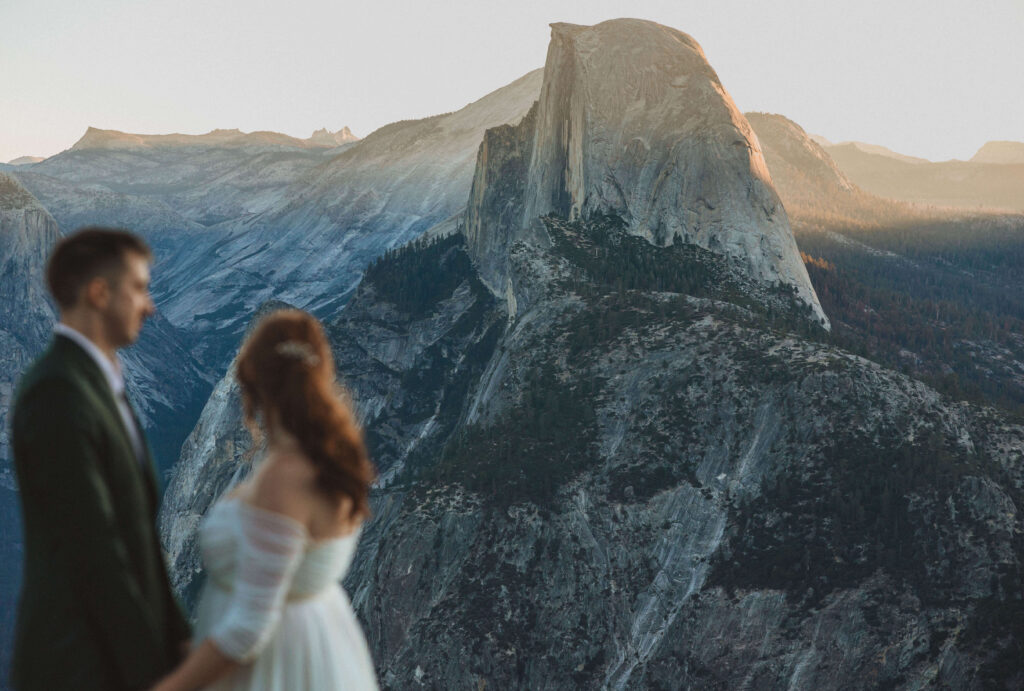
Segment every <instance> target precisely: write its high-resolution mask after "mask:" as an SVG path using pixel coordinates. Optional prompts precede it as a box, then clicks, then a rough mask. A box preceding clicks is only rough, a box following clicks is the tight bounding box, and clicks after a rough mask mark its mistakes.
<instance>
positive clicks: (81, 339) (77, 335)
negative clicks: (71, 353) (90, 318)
mask: <svg viewBox="0 0 1024 691" xmlns="http://www.w3.org/2000/svg"><path fill="white" fill-rule="evenodd" d="M53 333H54V334H56V335H58V336H64V337H66V338H70V339H71V340H72V341H74V342H75V343H77V344H78V345H79V346H81V348H82V350H84V351H85V352H86V353H88V354H89V357H91V358H92V359H93V360H94V361H95V362H96V364H97V366H99V368H100V371H101V372H103V376H104V378H106V380H107V384H109V385H110V391H111V393H112V394H114V402H115V403H116V404H117V410H118V412H119V413H121V422H122V423H123V424H124V428H125V430H126V431H127V432H128V438H129V439H130V440H131V442H132V451H134V452H135V458H137V459H138V461H139V463H143V462H145V460H146V450H145V449H146V447H145V442H144V441H143V440H142V432H141V431H140V430H139V427H138V425H136V424H135V417H134V416H133V415H132V409H131V408H130V407H129V406H128V399H127V398H126V397H125V393H124V377H123V376H121V361H120V359H117V360H115V361H114V362H111V361H110V359H109V358H107V356H106V355H104V354H103V351H102V350H100V349H99V348H98V347H96V344H95V343H93V342H92V341H90V340H89V339H88V338H86V337H85V336H83V335H82V333H81V332H79V331H76V330H75V329H73V328H71V327H70V326H68V325H67V324H63V323H60V322H58V323H57V326H55V327H53ZM114 357H115V358H116V357H117V356H116V355H115V356H114Z"/></svg>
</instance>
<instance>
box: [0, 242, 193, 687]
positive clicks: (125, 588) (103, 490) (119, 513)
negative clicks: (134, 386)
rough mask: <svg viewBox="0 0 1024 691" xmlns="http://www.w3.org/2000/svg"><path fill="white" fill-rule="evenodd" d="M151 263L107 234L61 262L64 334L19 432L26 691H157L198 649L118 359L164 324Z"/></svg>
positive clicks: (65, 248)
mask: <svg viewBox="0 0 1024 691" xmlns="http://www.w3.org/2000/svg"><path fill="white" fill-rule="evenodd" d="M151 258H152V255H151V253H150V250H149V248H148V247H147V246H146V244H145V243H144V242H143V241H142V240H140V239H139V238H137V237H136V236H134V235H132V234H131V233H128V232H125V231H120V230H111V229H104V228H86V229H84V230H82V231H80V232H78V233H76V234H74V235H71V236H69V237H66V238H64V239H63V240H61V241H60V242H59V243H58V244H57V246H56V247H55V248H54V251H53V253H52V254H51V255H50V260H49V264H48V266H47V271H46V273H47V283H48V284H49V288H50V292H51V293H52V294H53V297H54V299H55V300H56V302H57V305H58V308H59V310H60V323H59V324H58V325H57V327H56V329H55V333H54V339H53V342H52V343H51V345H50V348H49V350H47V351H46V353H44V354H43V356H42V357H41V358H39V360H37V361H36V362H35V363H34V364H33V365H32V367H31V368H29V370H28V372H26V373H25V375H24V376H23V377H22V379H21V382H20V383H19V387H18V393H17V395H16V397H15V404H14V413H13V416H12V423H11V436H12V446H13V450H14V462H15V468H16V470H17V473H18V484H19V488H20V491H21V505H22V511H23V513H24V517H25V520H24V524H25V567H24V568H25V572H24V579H23V582H24V586H23V589H22V594H21V602H20V605H19V610H18V623H17V628H16V631H15V644H14V664H13V671H12V675H11V677H12V681H13V683H14V686H15V688H17V689H19V690H21V691H31V690H34V689H46V690H47V691H55V690H58V689H104V690H106V689H114V690H118V691H119V690H122V689H138V688H145V687H147V686H148V685H150V684H151V683H152V682H154V681H156V680H157V679H158V678H159V677H160V676H161V675H163V674H164V673H166V672H168V671H169V670H170V669H171V668H172V667H173V666H174V664H175V663H177V661H178V660H179V659H180V657H181V654H182V652H183V651H184V647H185V646H186V645H187V643H186V641H187V638H188V635H189V634H188V627H187V624H186V623H185V620H184V618H183V617H182V615H181V611H180V609H179V608H178V605H177V602H176V601H175V598H174V596H173V594H172V593H171V588H170V584H169V582H168V579H167V572H166V570H165V566H164V561H163V554H162V552H161V549H160V544H159V540H158V538H157V532H156V511H157V488H156V481H155V478H154V473H153V466H152V459H151V458H150V455H149V451H148V448H147V445H146V442H145V439H144V437H143V435H142V430H141V429H140V427H139V424H138V421H137V420H136V418H135V415H134V412H133V411H132V409H131V406H130V405H129V404H128V401H127V399H126V398H125V396H124V380H123V379H122V373H121V367H120V364H119V362H118V358H117V350H118V348H122V347H124V346H127V345H129V344H131V343H133V342H134V341H135V339H136V338H138V335H139V331H140V329H141V328H142V323H143V321H144V320H145V319H146V318H147V317H149V316H151V315H152V314H153V312H154V307H153V301H152V298H151V297H150V295H149V263H150V260H151Z"/></svg>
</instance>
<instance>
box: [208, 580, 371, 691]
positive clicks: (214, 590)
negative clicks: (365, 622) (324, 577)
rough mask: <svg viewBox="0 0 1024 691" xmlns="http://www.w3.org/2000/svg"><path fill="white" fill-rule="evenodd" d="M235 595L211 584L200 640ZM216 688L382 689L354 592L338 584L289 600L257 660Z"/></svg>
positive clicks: (228, 690)
mask: <svg viewBox="0 0 1024 691" xmlns="http://www.w3.org/2000/svg"><path fill="white" fill-rule="evenodd" d="M230 603H231V594H230V593H228V592H227V591H225V590H223V589H221V588H219V587H218V586H216V585H214V584H212V583H207V584H206V587H205V588H204V589H203V594H202V597H201V598H200V601H199V609H198V622H197V623H196V630H195V637H194V639H193V640H194V641H195V642H196V643H200V642H202V641H203V639H205V638H206V637H207V635H209V633H210V631H211V629H212V628H213V627H214V626H215V625H216V623H217V622H218V621H220V620H221V618H222V617H224V615H225V613H226V612H227V609H228V607H229V605H230ZM207 688H208V689H211V690H212V691H304V690H309V691H328V690H330V689H358V690H360V691H362V690H363V689H366V690H367V691H372V690H375V689H376V688H377V675H376V673H375V672H374V669H373V662H372V660H371V658H370V651H369V649H368V648H367V646H366V639H365V638H364V637H363V631H362V629H361V628H360V626H359V622H358V620H357V619H356V616H355V613H354V612H353V611H352V605H351V604H350V603H349V599H348V595H346V594H345V591H344V590H343V589H342V588H341V586H340V585H332V586H330V587H328V588H326V589H324V591H323V592H321V593H319V594H317V595H314V596H313V597H310V598H306V599H302V600H295V601H289V602H286V603H285V607H284V612H283V613H282V615H281V623H280V624H279V625H278V627H277V631H275V633H274V636H273V638H271V640H270V642H269V643H268V644H267V646H266V647H265V648H264V649H263V650H262V651H261V652H260V655H259V657H257V658H256V659H255V660H254V661H252V662H251V663H248V664H246V665H244V666H242V667H240V668H238V669H237V670H235V671H234V672H232V673H231V674H230V675H229V676H227V677H225V678H223V679H221V680H220V681H218V682H216V683H215V684H213V685H211V686H209V687H207Z"/></svg>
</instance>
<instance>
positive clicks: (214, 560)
mask: <svg viewBox="0 0 1024 691" xmlns="http://www.w3.org/2000/svg"><path fill="white" fill-rule="evenodd" d="M237 378H238V383H239V385H240V387H241V391H242V402H243V405H244V409H245V416H246V421H247V423H248V424H249V427H250V430H253V433H254V436H257V435H258V430H257V429H256V422H255V421H256V419H257V417H258V418H259V419H260V420H261V421H262V427H263V428H264V429H265V430H266V437H267V451H266V456H265V458H264V460H263V462H262V463H261V464H260V466H259V467H258V468H257V469H256V470H255V471H254V473H253V476H252V478H251V479H249V480H247V481H246V482H244V483H243V484H242V485H240V486H239V487H237V488H235V490H234V491H232V492H231V493H230V494H229V495H228V496H227V497H226V498H223V499H221V500H220V501H219V502H218V503H217V504H215V505H214V506H213V507H212V508H211V509H210V511H209V513H208V514H207V516H206V519H205V520H204V522H203V525H202V528H201V530H200V547H201V549H202V555H203V562H204V563H205V566H206V571H207V584H206V587H205V589H204V591H203V594H202V598H201V599H200V603H199V610H198V612H199V621H198V624H197V626H196V640H197V641H200V642H199V644H198V645H197V646H195V647H194V648H193V649H192V651H191V653H190V654H189V656H188V657H187V658H186V659H185V661H184V662H183V663H182V664H181V665H180V666H179V667H178V668H177V669H176V670H175V671H174V672H173V673H171V674H170V675H168V676H167V677H165V678H164V679H163V680H161V682H160V683H159V684H158V685H157V686H156V689H158V690H159V691H171V690H178V689H196V688H206V687H208V688H213V689H232V690H238V691H241V690H242V689H249V690H255V689H267V690H277V689H280V690H281V691H300V690H302V689H340V688H345V689H375V688H376V685H377V684H376V678H375V676H374V671H373V665H372V663H371V660H370V656H369V652H368V650H367V647H366V642H365V640H364V639H363V634H362V631H361V630H360V628H359V624H358V623H357V621H356V619H355V616H354V614H353V612H352V607H351V605H350V604H349V601H348V598H347V596H346V595H345V593H344V591H343V590H342V589H341V586H340V585H339V584H338V581H339V580H340V579H341V577H342V576H343V575H344V574H345V572H346V571H347V570H348V566H349V564H350V563H351V560H352V555H353V553H354V552H355V548H356V542H357V540H358V530H359V526H360V525H361V523H362V521H363V520H364V519H365V518H366V517H367V516H368V515H369V513H370V512H369V506H368V504H367V495H368V493H369V486H370V483H371V482H372V480H373V476H374V472H373V468H372V466H371V465H370V462H369V459H368V458H367V456H366V450H365V448H364V446H363V441H362V436H361V433H360V431H359V428H358V427H357V426H356V424H355V421H354V419H353V415H352V412H351V410H350V409H349V408H348V406H346V405H345V404H344V403H343V402H342V401H341V399H340V398H339V397H338V395H337V391H336V389H335V386H336V385H335V383H334V365H333V362H332V359H331V352H330V349H329V348H328V345H327V339H326V338H325V337H324V333H323V330H322V329H321V328H320V324H319V323H318V322H317V321H316V320H315V319H314V318H313V317H311V316H309V315H308V314H306V313H304V312H299V311H297V310H282V311H278V312H274V313H272V314H270V315H269V316H267V317H266V318H265V319H264V320H263V321H261V322H260V324H259V325H258V326H257V327H256V330H255V331H254V332H253V333H252V335H251V336H250V337H249V339H248V340H247V341H246V343H245V345H244V346H243V347H242V352H241V353H240V355H239V357H238V364H237Z"/></svg>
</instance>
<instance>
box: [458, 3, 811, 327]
mask: <svg viewBox="0 0 1024 691" xmlns="http://www.w3.org/2000/svg"><path fill="white" fill-rule="evenodd" d="M519 128H520V131H519V132H515V133H512V132H507V133H506V132H500V133H492V134H490V135H488V138H487V139H485V142H484V145H483V146H482V148H481V153H480V158H479V160H478V170H477V177H476V178H475V179H474V189H473V193H472V195H471V199H470V204H469V206H468V208H467V212H466V228H467V231H466V234H467V239H468V241H469V245H470V248H471V251H472V253H473V256H474V260H475V261H477V263H478V264H479V265H480V266H481V274H482V277H483V280H484V282H485V283H486V284H487V285H488V286H490V288H491V289H492V290H493V291H494V292H495V293H498V294H502V293H505V292H506V291H507V287H508V286H507V283H508V281H509V274H508V269H507V262H503V260H502V256H501V253H500V248H501V247H503V246H505V245H507V244H508V243H509V242H512V241H515V240H517V239H525V240H531V239H532V240H534V241H536V240H537V235H538V229H537V226H536V223H535V219H536V218H537V217H539V216H542V215H545V214H555V215H557V216H560V217H563V218H566V219H569V220H572V219H575V218H577V217H583V218H589V217H592V216H594V215H602V214H614V215H617V216H619V217H621V218H622V219H623V220H624V221H625V222H626V224H627V226H628V229H629V232H630V233H633V234H636V235H640V236H642V237H644V238H646V239H647V240H649V241H650V242H652V243H654V244H657V245H662V246H664V245H669V244H673V243H676V242H682V243H692V244H695V245H698V246H700V247H703V248H706V249H709V250H712V251H714V252H717V253H719V254H723V255H726V256H730V257H733V258H736V259H738V260H739V261H740V262H741V263H742V264H743V266H744V267H745V269H746V270H747V271H748V272H749V274H750V275H751V276H753V277H754V278H757V279H759V280H761V281H763V282H766V283H770V284H776V283H779V284H783V285H787V286H792V287H793V288H794V289H795V290H796V293H797V294H798V296H799V297H800V298H801V299H802V300H803V301H804V302H805V303H806V304H808V305H809V306H811V308H812V309H813V311H814V314H815V316H816V318H817V319H818V320H819V321H820V322H821V323H822V324H824V325H826V327H827V324H828V321H827V319H826V317H825V315H824V313H823V312H822V310H821V307H820V305H819V304H818V299H817V296H816V295H815V293H814V288H813V287H812V286H811V283H810V279H809V278H808V276H807V271H806V269H805V268H804V265H803V263H802V262H801V260H800V255H799V252H798V250H797V247H796V243H795V241H794V240H793V235H792V232H791V230H790V227H789V221H788V219H787V216H786V212H785V210H784V209H783V207H782V203H781V202H780V200H779V197H778V195H777V194H776V193H775V190H774V188H773V187H772V181H771V176H770V175H769V173H768V168H767V166H766V165H765V161H764V156H763V155H762V153H761V149H760V145H759V144H758V141H757V137H756V136H755V135H754V132H753V130H752V129H751V127H750V125H749V123H748V122H747V121H746V119H745V118H744V117H743V115H742V114H741V113H740V112H739V111H738V110H737V108H736V106H735V105H734V104H733V102H732V99H731V98H730V97H729V95H728V94H727V93H726V91H725V89H724V88H723V87H722V85H721V83H720V82H719V80H718V76H717V75H716V74H715V71H714V70H713V69H712V68H711V66H710V65H709V64H708V62H707V59H706V58H705V56H704V53H703V51H702V50H701V48H700V46H699V45H698V44H697V42H696V41H694V40H693V39H692V38H691V37H689V36H687V35H686V34H684V33H682V32H679V31H676V30H674V29H670V28H668V27H664V26H660V25H658V24H655V23H653V22H648V21H642V20H636V19H619V20H613V21H608V22H603V23H601V24H598V25H596V26H577V25H573V24H561V23H560V24H552V35H551V43H550V46H549V48H548V56H547V62H546V64H545V67H544V84H543V87H542V88H541V94H540V100H539V102H538V105H537V109H536V113H535V114H534V117H533V118H530V119H529V120H527V121H524V122H523V123H521V124H520V125H519ZM498 138H501V139H507V140H510V141H509V144H510V145H511V149H510V151H508V152H507V153H504V154H500V155H498V156H497V159H496V160H494V159H495V156H496V154H495V151H494V146H493V145H492V144H493V143H494V141H495V140H496V139H498ZM520 159H521V160H520ZM527 160H528V163H527ZM512 161H516V162H517V163H516V165H525V167H526V171H527V173H526V177H525V180H524V181H523V189H521V190H519V189H513V188H509V187H505V188H503V189H502V190H501V191H500V194H498V195H495V194H494V193H492V192H489V191H486V190H482V189H479V187H480V186H481V185H485V184H486V183H487V182H488V181H489V180H494V179H503V176H502V175H501V174H500V168H501V167H502V166H503V165H507V164H509V163H511V162H512ZM481 169H483V174H481ZM505 184H506V185H507V183H505ZM496 196H497V197H500V201H501V203H500V204H495V203H494V202H495V201H496ZM488 202H490V203H488ZM491 233H498V234H500V235H502V236H507V237H503V238H497V239H496V238H490V237H487V236H488V235H489V234H491Z"/></svg>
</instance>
